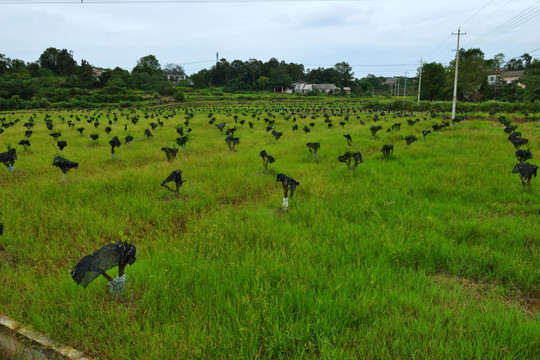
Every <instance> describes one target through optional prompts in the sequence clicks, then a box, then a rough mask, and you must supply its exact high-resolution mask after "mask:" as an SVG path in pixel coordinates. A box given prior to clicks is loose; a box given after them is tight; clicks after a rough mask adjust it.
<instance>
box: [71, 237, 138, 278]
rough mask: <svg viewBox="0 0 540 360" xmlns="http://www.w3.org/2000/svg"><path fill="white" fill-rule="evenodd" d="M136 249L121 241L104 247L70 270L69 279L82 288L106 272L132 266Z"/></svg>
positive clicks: (84, 258)
mask: <svg viewBox="0 0 540 360" xmlns="http://www.w3.org/2000/svg"><path fill="white" fill-rule="evenodd" d="M136 254H137V248H136V247H135V246H133V245H130V244H128V243H123V242H122V241H119V242H117V243H116V244H109V245H105V246H104V247H102V248H101V249H99V250H98V251H96V252H95V253H93V254H92V255H87V256H85V257H83V258H82V259H81V261H79V263H78V264H77V265H75V267H74V268H73V269H71V277H72V278H73V280H74V281H75V282H76V283H77V285H82V286H83V287H84V288H86V287H87V286H88V284H90V283H91V282H92V281H94V280H95V279H96V278H97V277H98V276H99V275H101V274H103V273H105V272H106V271H108V270H110V269H112V268H114V267H116V266H123V265H128V264H129V265H133V263H134V262H135V261H136V258H135V256H136Z"/></svg>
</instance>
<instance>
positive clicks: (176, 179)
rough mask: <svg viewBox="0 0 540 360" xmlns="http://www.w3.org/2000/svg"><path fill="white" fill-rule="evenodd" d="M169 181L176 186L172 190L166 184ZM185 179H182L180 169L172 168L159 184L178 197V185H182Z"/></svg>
mask: <svg viewBox="0 0 540 360" xmlns="http://www.w3.org/2000/svg"><path fill="white" fill-rule="evenodd" d="M170 182H173V183H174V184H175V186H176V188H175V189H174V190H173V189H171V188H170V187H169V186H168V185H167V184H168V183H170ZM185 182H186V180H183V179H182V170H179V169H178V170H174V171H173V172H172V173H171V174H170V175H169V176H168V177H167V178H166V179H165V180H164V181H163V182H162V183H161V186H163V187H164V188H166V189H168V190H170V191H172V192H173V193H174V194H175V195H176V197H177V198H178V196H179V192H178V191H179V189H180V186H182V184H183V183H185Z"/></svg>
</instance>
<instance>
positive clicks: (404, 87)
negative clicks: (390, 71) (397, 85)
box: [403, 71, 409, 100]
mask: <svg viewBox="0 0 540 360" xmlns="http://www.w3.org/2000/svg"><path fill="white" fill-rule="evenodd" d="M408 73H409V72H408V71H405V85H404V86H403V100H405V93H406V92H407V74H408Z"/></svg>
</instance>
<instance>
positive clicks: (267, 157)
mask: <svg viewBox="0 0 540 360" xmlns="http://www.w3.org/2000/svg"><path fill="white" fill-rule="evenodd" d="M259 156H260V157H261V158H262V160H263V166H264V171H265V172H266V171H268V164H271V163H273V162H274V161H276V159H274V157H273V156H272V155H269V154H268V153H267V152H266V150H263V151H261V152H260V153H259Z"/></svg>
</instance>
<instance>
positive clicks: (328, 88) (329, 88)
mask: <svg viewBox="0 0 540 360" xmlns="http://www.w3.org/2000/svg"><path fill="white" fill-rule="evenodd" d="M312 86H313V90H318V91H320V92H323V93H327V94H328V93H330V92H333V91H336V90H337V88H338V87H337V86H336V85H334V84H313V85H312Z"/></svg>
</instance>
